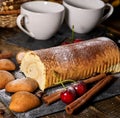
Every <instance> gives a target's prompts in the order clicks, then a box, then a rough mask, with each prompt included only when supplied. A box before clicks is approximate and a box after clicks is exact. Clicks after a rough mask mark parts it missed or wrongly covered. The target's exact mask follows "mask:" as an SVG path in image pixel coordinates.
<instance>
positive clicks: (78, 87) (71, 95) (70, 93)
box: [60, 81, 87, 104]
mask: <svg viewBox="0 0 120 118" xmlns="http://www.w3.org/2000/svg"><path fill="white" fill-rule="evenodd" d="M86 90H87V88H86V85H85V83H84V82H82V81H80V82H78V83H75V84H74V85H73V86H70V87H68V88H67V89H66V90H65V91H63V92H61V95H60V98H61V100H62V101H63V102H64V103H66V104H69V103H71V102H73V101H74V100H75V99H76V97H77V96H81V95H83V94H84V93H85V92H86Z"/></svg>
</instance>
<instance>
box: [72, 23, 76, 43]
mask: <svg viewBox="0 0 120 118" xmlns="http://www.w3.org/2000/svg"><path fill="white" fill-rule="evenodd" d="M74 38H75V32H74V25H73V26H72V37H71V42H73V41H74Z"/></svg>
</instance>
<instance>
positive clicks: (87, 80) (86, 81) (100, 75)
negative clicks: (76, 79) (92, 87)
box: [83, 73, 106, 84]
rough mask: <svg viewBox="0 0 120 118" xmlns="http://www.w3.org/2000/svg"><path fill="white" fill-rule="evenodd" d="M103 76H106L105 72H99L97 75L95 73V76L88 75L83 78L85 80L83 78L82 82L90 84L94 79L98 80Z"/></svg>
mask: <svg viewBox="0 0 120 118" xmlns="http://www.w3.org/2000/svg"><path fill="white" fill-rule="evenodd" d="M105 76H106V74H105V73H101V74H99V75H96V76H93V77H90V78H88V79H85V80H83V82H84V83H85V84H90V83H93V82H96V81H99V80H101V79H103V78H104V77H105Z"/></svg>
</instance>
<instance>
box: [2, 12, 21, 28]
mask: <svg viewBox="0 0 120 118" xmlns="http://www.w3.org/2000/svg"><path fill="white" fill-rule="evenodd" d="M18 14H19V10H16V11H14V12H12V11H11V12H10V13H0V27H3V28H13V27H15V26H17V24H16V18H17V16H18Z"/></svg>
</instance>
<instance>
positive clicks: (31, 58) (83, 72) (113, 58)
mask: <svg viewBox="0 0 120 118" xmlns="http://www.w3.org/2000/svg"><path fill="white" fill-rule="evenodd" d="M20 68H21V71H22V72H23V73H24V74H25V75H26V76H27V77H30V78H33V79H35V80H37V82H38V84H39V87H40V89H41V90H44V89H46V88H48V87H51V86H53V85H54V84H55V83H58V82H59V81H63V80H66V79H73V80H79V79H85V78H88V77H90V76H92V75H94V74H96V73H108V72H112V73H116V72H120V52H119V48H118V46H117V45H116V44H115V42H113V41H112V40H110V39H109V38H106V37H99V38H95V39H91V40H87V41H82V42H79V43H73V44H68V45H62V46H56V47H52V48H48V49H41V50H36V51H29V52H27V53H26V54H25V56H24V58H23V59H22V63H21V66H20ZM55 73H57V77H56V76H55V75H56V74H55Z"/></svg>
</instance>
